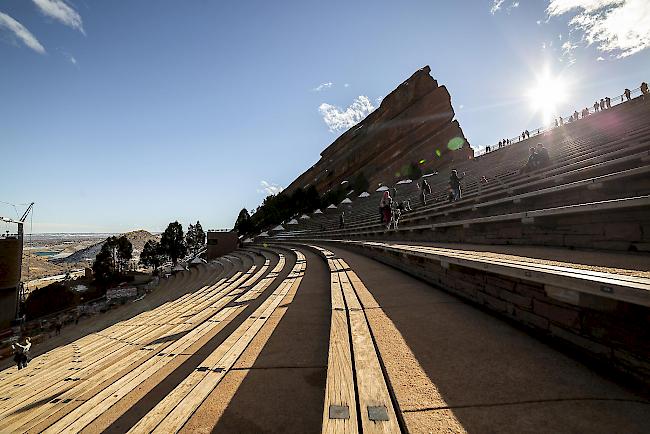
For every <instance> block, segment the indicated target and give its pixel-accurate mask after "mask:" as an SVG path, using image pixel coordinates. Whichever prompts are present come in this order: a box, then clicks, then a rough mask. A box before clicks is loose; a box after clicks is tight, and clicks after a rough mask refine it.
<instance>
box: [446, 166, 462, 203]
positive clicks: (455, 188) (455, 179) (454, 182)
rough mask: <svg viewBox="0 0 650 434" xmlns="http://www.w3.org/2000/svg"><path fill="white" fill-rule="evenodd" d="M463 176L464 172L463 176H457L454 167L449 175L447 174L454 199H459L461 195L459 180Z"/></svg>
mask: <svg viewBox="0 0 650 434" xmlns="http://www.w3.org/2000/svg"><path fill="white" fill-rule="evenodd" d="M464 177H465V173H464V172H463V176H458V172H457V171H456V169H454V170H452V171H451V175H450V176H449V187H451V191H452V193H453V194H454V201H457V200H460V199H461V197H462V195H463V192H462V191H461V189H460V181H462V179H463V178H464Z"/></svg>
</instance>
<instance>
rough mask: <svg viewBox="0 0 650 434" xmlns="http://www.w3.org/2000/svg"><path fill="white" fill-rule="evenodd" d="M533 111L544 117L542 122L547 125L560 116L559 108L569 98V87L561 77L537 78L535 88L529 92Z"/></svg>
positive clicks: (543, 76) (548, 75)
mask: <svg viewBox="0 0 650 434" xmlns="http://www.w3.org/2000/svg"><path fill="white" fill-rule="evenodd" d="M527 96H528V99H529V100H530V103H531V106H532V108H533V110H535V111H536V112H539V113H540V114H541V115H542V122H543V123H544V125H547V124H548V123H550V122H551V120H552V119H553V118H555V117H556V116H558V115H559V114H558V109H557V107H558V106H559V105H560V104H561V103H563V102H565V101H566V100H567V98H568V87H567V84H566V82H565V81H564V80H563V79H562V78H561V77H553V76H551V75H550V74H549V73H545V74H544V75H541V76H539V77H538V78H537V82H536V83H535V86H534V87H533V88H531V89H530V90H529V91H528V92H527Z"/></svg>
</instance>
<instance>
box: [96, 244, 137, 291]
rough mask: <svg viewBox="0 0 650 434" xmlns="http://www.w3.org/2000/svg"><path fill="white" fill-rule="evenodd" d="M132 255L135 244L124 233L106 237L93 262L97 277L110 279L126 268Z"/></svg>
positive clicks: (101, 280)
mask: <svg viewBox="0 0 650 434" xmlns="http://www.w3.org/2000/svg"><path fill="white" fill-rule="evenodd" d="M132 257H133V245H132V244H131V241H129V239H128V238H126V237H125V236H124V235H122V236H121V237H119V238H117V237H114V236H113V237H108V238H106V241H104V244H102V248H101V250H100V251H99V253H98V254H97V256H96V257H95V262H94V263H93V272H94V273H95V279H97V280H98V281H100V282H108V281H110V280H111V279H112V278H114V277H115V276H116V275H119V274H121V273H122V272H124V270H126V268H127V264H128V263H129V261H130V260H131V258H132Z"/></svg>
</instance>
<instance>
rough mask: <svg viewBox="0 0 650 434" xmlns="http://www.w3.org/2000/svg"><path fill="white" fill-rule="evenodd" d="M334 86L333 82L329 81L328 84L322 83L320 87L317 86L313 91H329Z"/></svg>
mask: <svg viewBox="0 0 650 434" xmlns="http://www.w3.org/2000/svg"><path fill="white" fill-rule="evenodd" d="M333 85H334V83H332V82H331V81H328V82H327V83H321V84H319V85H318V86H316V87H315V88H313V89H312V90H313V91H314V92H320V91H321V90H324V89H329V88H330V87H332V86H333Z"/></svg>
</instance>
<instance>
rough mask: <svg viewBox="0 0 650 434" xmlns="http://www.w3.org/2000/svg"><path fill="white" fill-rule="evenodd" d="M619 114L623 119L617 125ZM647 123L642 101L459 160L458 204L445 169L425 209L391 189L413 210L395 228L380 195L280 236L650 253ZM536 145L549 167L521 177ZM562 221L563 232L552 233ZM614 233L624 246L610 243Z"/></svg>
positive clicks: (411, 194)
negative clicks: (594, 218)
mask: <svg viewBox="0 0 650 434" xmlns="http://www.w3.org/2000/svg"><path fill="white" fill-rule="evenodd" d="M622 116H625V119H626V121H625V122H621V121H620V119H621V117H622ZM649 119H650V110H649V109H648V105H647V104H639V103H635V104H622V105H619V106H617V107H615V108H613V109H611V110H608V111H606V112H602V113H599V114H598V115H594V116H591V117H590V118H587V119H584V120H581V121H579V122H575V123H572V124H569V125H565V126H564V127H562V128H558V129H556V130H554V131H553V132H552V133H550V134H549V135H547V136H544V137H542V138H538V137H533V138H531V139H529V140H527V141H523V142H521V143H518V144H515V145H511V146H509V147H507V148H503V149H500V150H498V151H495V152H492V153H489V154H487V155H483V156H481V157H479V158H476V159H475V160H473V161H468V162H463V163H459V164H458V166H457V169H458V170H459V171H460V172H463V171H466V172H467V175H466V177H465V179H464V187H463V188H464V192H463V198H462V199H461V200H459V201H457V202H453V203H447V201H446V198H447V184H446V182H447V179H448V171H449V170H446V171H443V172H441V173H439V174H437V175H433V176H429V177H428V180H429V183H430V184H431V186H432V189H433V193H432V195H431V196H430V198H429V200H428V203H427V204H426V205H424V206H422V204H421V199H420V198H419V195H420V192H419V190H418V188H417V184H416V182H412V183H410V184H401V185H400V184H398V185H395V187H394V188H395V190H396V191H397V195H396V196H397V200H398V201H401V200H405V199H408V200H410V202H411V204H412V207H414V208H415V209H414V211H412V212H407V213H405V214H404V215H402V218H401V220H400V226H399V228H398V229H397V230H393V229H391V230H386V228H385V226H384V225H382V224H380V223H379V216H378V212H377V209H378V205H377V204H378V203H379V198H380V196H381V194H382V193H381V192H376V193H373V194H371V195H370V197H368V198H359V199H356V200H355V201H354V202H353V203H352V204H351V205H344V204H342V205H340V206H339V208H338V209H337V210H329V209H328V210H326V212H325V213H324V214H320V215H314V216H312V217H314V218H313V220H311V221H309V220H301V221H300V222H299V224H298V225H292V226H291V227H288V230H287V231H286V232H280V233H278V234H276V238H277V239H291V238H301V239H318V238H329V239H331V238H346V239H368V238H374V239H400V240H406V239H410V240H428V241H443V242H469V243H490V244H494V243H499V244H505V243H516V244H525V245H532V244H541V245H547V246H558V247H570V248H597V249H610V250H634V251H650V238H648V234H647V231H644V230H643V228H642V227H641V226H640V224H639V222H642V221H647V219H648V217H649V216H648V211H647V201H648V195H649V194H650V177H648V176H647V175H648V171H649V170H650V165H648V162H649V161H650V126H649V125H650V124H648V120H649ZM537 141H543V142H544V143H545V144H546V147H547V148H548V149H549V152H550V153H551V155H552V157H553V162H552V165H551V166H549V167H547V168H544V169H542V170H536V171H533V172H530V173H525V174H521V173H519V169H520V168H521V167H522V166H523V164H524V162H525V160H526V158H527V148H528V146H529V143H535V142H537ZM482 176H486V177H487V179H488V180H489V183H488V184H487V185H482V184H481V183H480V178H481V177H482ZM343 210H344V211H346V226H345V228H344V229H340V228H339V227H338V226H339V222H338V215H339V214H340V212H341V211H343ZM630 210H631V211H630ZM628 211H630V212H631V213H632V214H633V215H631V214H629V213H628ZM597 212H598V213H604V212H607V213H608V214H607V215H606V218H605V215H604V214H603V219H602V221H601V223H603V222H606V223H607V224H606V225H603V224H600V225H598V224H591V223H593V222H591V221H590V220H591V219H590V218H586V219H585V216H591V215H593V214H594V213H597ZM560 221H561V222H562V223H563V227H562V228H561V229H560V230H558V231H554V230H553V229H550V230H549V226H553V225H557V224H558V222H560ZM630 221H635V222H636V223H637V224H636V228H635V229H634V230H632V229H630V228H629V224H630ZM585 222H587V225H585ZM585 226H589V228H588V229H585ZM623 228H626V229H623ZM619 229H620V232H621V234H624V237H622V238H624V239H618V238H617V237H615V236H614V237H612V235H611V234H612V233H614V232H616V231H618V230H619ZM599 234H600V235H599ZM592 235H596V236H592Z"/></svg>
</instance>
